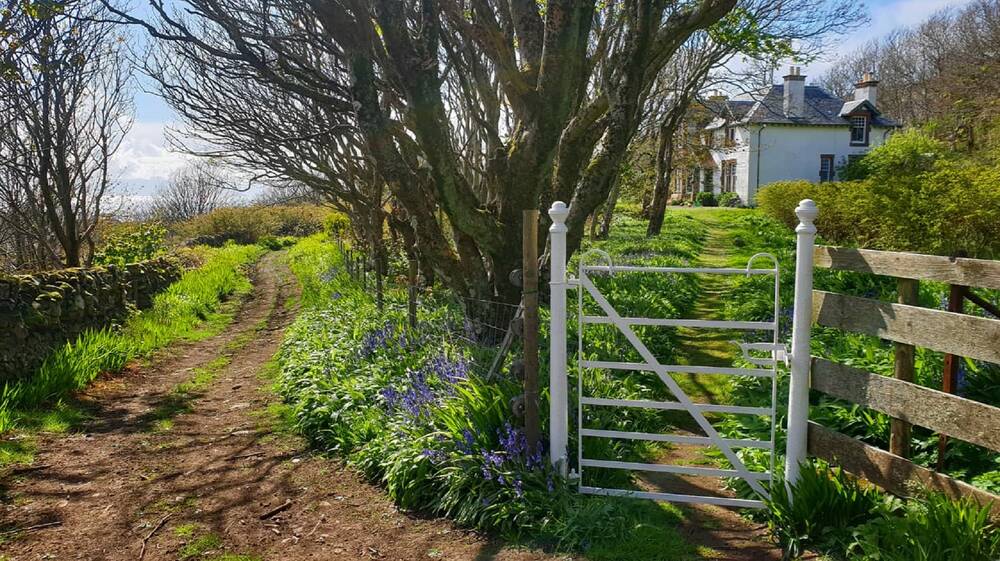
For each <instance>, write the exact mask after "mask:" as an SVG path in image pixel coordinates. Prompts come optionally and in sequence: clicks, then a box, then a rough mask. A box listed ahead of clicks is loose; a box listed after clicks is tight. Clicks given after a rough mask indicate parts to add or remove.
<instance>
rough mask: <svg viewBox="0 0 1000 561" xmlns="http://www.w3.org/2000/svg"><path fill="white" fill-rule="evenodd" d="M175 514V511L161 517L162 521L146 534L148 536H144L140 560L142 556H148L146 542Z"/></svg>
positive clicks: (140, 560)
mask: <svg viewBox="0 0 1000 561" xmlns="http://www.w3.org/2000/svg"><path fill="white" fill-rule="evenodd" d="M173 515H174V513H172V512H171V513H168V514H166V515H165V516H164V517H163V518H161V519H160V522H159V523H158V524H157V525H156V526H155V527H154V528H153V529H152V530H150V532H149V533H148V534H146V537H144V538H142V549H140V550H139V561H142V558H143V557H145V556H146V544H148V543H149V540H150V538H152V537H153V534H155V533H156V532H158V531H160V528H162V527H163V525H164V524H166V523H167V519H168V518H170V517H171V516H173Z"/></svg>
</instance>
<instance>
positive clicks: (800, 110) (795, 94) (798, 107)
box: [784, 66, 806, 117]
mask: <svg viewBox="0 0 1000 561" xmlns="http://www.w3.org/2000/svg"><path fill="white" fill-rule="evenodd" d="M784 78H785V103H784V110H785V116H786V117H802V116H803V115H804V114H805V110H806V77H805V76H803V75H802V68H801V67H799V66H790V67H789V68H788V74H786V75H785V77H784Z"/></svg>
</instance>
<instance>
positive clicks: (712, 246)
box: [641, 209, 782, 561]
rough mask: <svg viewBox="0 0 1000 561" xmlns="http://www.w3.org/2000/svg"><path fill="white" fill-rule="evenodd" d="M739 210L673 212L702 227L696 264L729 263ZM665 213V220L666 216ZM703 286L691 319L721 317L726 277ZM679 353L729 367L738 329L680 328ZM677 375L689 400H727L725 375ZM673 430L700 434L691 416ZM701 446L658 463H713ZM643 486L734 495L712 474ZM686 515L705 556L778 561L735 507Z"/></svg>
mask: <svg viewBox="0 0 1000 561" xmlns="http://www.w3.org/2000/svg"><path fill="white" fill-rule="evenodd" d="M732 212H743V211H740V210H731V209H690V210H688V209H684V210H671V214H672V213H677V214H678V215H680V214H690V215H692V216H693V217H694V218H695V219H696V220H698V221H699V222H701V223H702V224H704V225H705V226H706V235H705V240H704V244H703V246H702V249H701V251H700V252H699V255H698V258H697V261H696V263H694V265H696V266H700V267H727V266H731V260H732V257H731V246H730V244H731V239H730V236H729V234H728V232H727V230H726V227H725V225H726V220H725V218H726V217H727V215H726V214H723V213H732ZM669 216H670V215H668V219H669ZM698 276H699V279H698V280H699V286H700V290H701V294H700V297H699V298H698V301H697V304H696V305H695V307H694V309H693V310H692V312H691V314H690V318H691V319H712V320H720V319H725V318H724V306H725V298H726V293H727V290H728V280H727V279H728V278H729V277H727V276H724V275H709V274H702V275H698ZM678 336H679V343H680V352H679V355H680V356H679V357H678V361H679V362H681V363H682V364H688V365H698V366H731V365H732V361H733V359H734V358H736V357H737V356H738V352H739V350H738V348H737V347H736V346H735V345H734V344H733V343H732V342H731V341H733V340H738V339H739V333H736V332H733V331H728V330H718V329H692V328H679V329H678ZM676 379H677V381H678V383H679V384H680V385H681V387H682V388H683V389H684V391H685V392H687V393H688V395H689V396H690V397H691V398H692V400H694V401H696V402H700V403H727V402H728V396H727V392H726V388H727V379H726V377H725V376H721V375H702V374H687V375H676ZM683 421H684V422H682V425H681V428H680V429H679V430H677V431H675V432H676V433H677V434H683V435H691V436H704V433H703V432H702V431H701V430H700V429H699V428H698V427H697V426H696V425H695V424H694V422H693V420H690V419H684V420H683ZM705 450H706V449H705V447H702V446H693V445H675V446H673V447H671V448H670V449H669V450H667V451H666V452H665V453H664V454H663V456H661V457H660V458H659V460H658V461H659V463H662V464H673V465H704V466H712V465H714V461H713V460H712V459H710V458H708V457H707V456H706V455H705ZM641 484H642V485H643V486H644V487H646V488H648V489H650V490H656V491H660V492H668V493H681V494H692V495H711V496H732V493H731V492H730V491H728V490H727V489H725V488H724V487H723V486H722V481H721V480H720V479H718V478H714V477H695V476H677V475H672V474H662V473H650V474H646V475H644V476H643V478H642V481H641ZM682 510H683V511H684V513H685V515H686V518H685V521H684V523H683V525H682V527H681V528H680V531H681V534H682V535H683V536H684V537H685V539H687V540H688V541H689V542H690V543H692V544H693V545H695V546H697V547H698V549H699V551H701V554H702V556H703V557H704V558H706V559H721V560H727V561H777V560H780V559H781V558H782V553H781V550H780V548H778V547H775V546H774V544H773V543H771V542H770V540H769V538H768V536H767V532H766V528H764V527H763V526H762V525H759V524H753V523H751V522H750V521H748V520H747V519H746V518H743V517H742V516H740V515H739V514H738V513H737V512H736V511H734V510H731V509H727V508H723V507H717V506H712V505H683V506H682Z"/></svg>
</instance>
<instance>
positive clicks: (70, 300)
mask: <svg viewBox="0 0 1000 561" xmlns="http://www.w3.org/2000/svg"><path fill="white" fill-rule="evenodd" d="M181 273H182V267H181V265H180V262H179V261H177V260H176V259H173V258H160V259H153V260H150V261H144V262H141V263H132V264H128V265H125V266H115V265H109V266H107V267H92V268H74V269H63V270H60V271H49V272H44V273H38V274H34V275H9V276H8V275H0V384H2V383H3V382H6V381H9V380H17V379H22V378H26V377H28V376H30V375H31V373H32V372H34V371H35V369H37V368H38V366H39V365H40V364H41V363H42V361H43V360H44V359H45V357H46V356H48V355H49V354H50V353H51V352H52V351H53V350H54V349H55V348H57V347H58V346H60V345H62V344H64V343H66V342H67V341H70V340H73V339H76V337H77V336H79V335H80V334H81V333H82V332H83V331H85V330H87V329H92V328H101V327H105V326H108V325H112V324H114V323H116V322H119V321H121V320H122V319H124V318H125V317H126V316H127V315H128V313H129V311H130V310H133V309H136V308H138V309H142V308H147V307H149V306H150V305H151V304H152V301H153V297H154V296H155V295H156V294H157V293H159V292H160V291H162V290H163V289H165V288H166V287H168V286H169V285H170V284H171V283H173V282H175V281H176V280H177V279H179V278H180V276H181Z"/></svg>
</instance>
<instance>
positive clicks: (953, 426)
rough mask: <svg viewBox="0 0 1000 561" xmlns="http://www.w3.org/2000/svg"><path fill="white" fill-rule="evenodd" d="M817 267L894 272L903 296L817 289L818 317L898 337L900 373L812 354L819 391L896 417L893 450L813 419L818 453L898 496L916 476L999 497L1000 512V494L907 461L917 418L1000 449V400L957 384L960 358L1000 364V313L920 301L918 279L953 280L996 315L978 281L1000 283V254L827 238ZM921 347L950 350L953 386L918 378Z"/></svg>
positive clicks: (956, 490)
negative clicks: (887, 298) (909, 249)
mask: <svg viewBox="0 0 1000 561" xmlns="http://www.w3.org/2000/svg"><path fill="white" fill-rule="evenodd" d="M814 265H815V266H816V267H821V268H828V269H835V270H841V271H856V272H863V273H872V274H876V275H884V276H891V277H895V278H896V279H897V282H898V285H899V291H898V292H899V300H898V303H886V302H880V301H876V300H871V299H867V298H857V297H854V296H846V295H843V294H836V293H832V292H824V291H818V290H816V291H813V298H812V301H813V321H815V322H816V323H818V324H819V325H822V326H826V327H833V328H837V329H842V330H845V331H851V332H854V333H863V334H865V335H871V336H874V337H878V338H880V339H885V340H888V341H892V342H893V344H894V347H895V364H894V376H893V377H888V376H880V375H878V374H872V373H868V372H865V371H863V370H859V369H857V368H853V367H850V366H846V365H843V364H838V363H835V362H831V361H829V360H826V359H822V358H819V357H813V358H812V369H811V373H812V374H811V384H810V386H811V388H812V389H814V390H817V391H819V392H822V393H824V394H827V395H830V396H833V397H835V398H839V399H843V400H846V401H849V402H851V403H855V404H858V405H861V406H863V407H866V408H869V409H874V410H876V411H879V412H882V413H885V414H886V415H889V416H890V417H892V434H891V440H890V451H885V450H881V449H879V448H876V447H873V446H869V445H868V444H865V443H863V442H861V441H859V440H856V439H854V438H851V437H849V436H846V435H843V434H840V433H838V432H835V431H833V430H831V429H829V428H826V427H824V426H822V425H819V424H817V423H814V422H811V421H810V422H809V425H808V446H807V447H808V452H809V454H811V455H813V456H816V457H819V458H822V459H824V460H828V461H830V462H832V463H835V464H837V465H840V466H842V467H843V468H844V469H845V470H846V471H848V472H850V473H853V474H855V475H858V476H861V477H864V478H866V479H868V480H869V481H871V482H873V483H875V484H876V485H878V486H880V487H883V488H885V489H887V490H889V491H891V492H893V493H896V494H901V495H907V494H910V492H911V491H912V490H913V488H914V484H916V485H918V486H920V487H926V488H930V489H934V490H937V491H940V492H943V493H945V494H947V495H949V496H951V497H960V496H969V497H973V498H975V499H977V500H978V501H979V502H980V503H982V504H987V503H989V502H992V508H993V513H994V515H1000V496H997V495H993V494H991V493H988V492H986V491H983V490H981V489H978V488H975V487H973V486H971V485H969V484H967V483H963V482H961V481H958V480H955V479H953V478H951V477H948V476H947V475H944V474H943V473H939V472H938V471H935V470H932V469H928V468H925V467H921V466H918V465H916V464H914V463H913V462H911V461H910V460H908V459H907V456H908V455H909V440H910V426H911V425H918V426H921V427H925V428H928V429H930V430H932V431H934V432H937V433H939V434H940V435H942V436H943V437H952V438H955V439H958V440H962V441H965V442H969V443H972V444H975V445H977V446H982V447H985V448H988V449H991V450H993V451H997V452H1000V408H997V407H992V406H989V405H986V404H983V403H979V402H976V401H971V400H968V399H964V398H962V397H959V396H956V395H953V394H952V393H951V392H954V391H955V390H956V387H957V383H956V380H957V372H958V361H959V360H960V359H959V358H958V357H968V358H972V359H977V360H983V361H988V362H994V363H1000V320H998V319H990V318H986V317H977V316H971V315H965V314H962V313H959V312H960V311H962V309H963V308H962V307H961V306H960V305H959V306H955V302H949V304H950V306H949V308H950V309H951V310H952V311H944V310H936V309H929V308H921V307H918V306H917V305H916V304H917V288H918V283H919V282H920V281H937V282H943V283H947V284H949V285H951V286H952V289H951V292H950V293H951V298H950V300H952V301H954V300H955V298H956V296H957V297H958V299H959V300H958V302H959V303H960V302H961V301H962V299H967V300H969V301H971V302H972V303H974V304H976V305H979V306H980V307H982V308H984V309H987V310H988V311H990V312H991V314H993V315H997V312H998V310H997V309H996V308H995V307H994V306H993V305H992V304H990V303H989V302H988V301H986V300H985V299H983V298H982V297H981V296H979V295H977V294H976V293H975V292H974V291H973V290H972V289H974V288H985V289H1000V261H986V260H980V259H964V258H948V257H939V256H932V255H919V254H913V253H899V252H886V251H872V250H863V249H844V248H835V247H823V246H819V247H817V248H816V253H815V259H814ZM915 347H923V348H927V349H931V350H934V351H939V352H943V353H946V360H945V372H944V387H943V390H945V391H938V390H934V389H930V388H926V387H923V386H919V385H916V384H914V383H913V371H914V348H915ZM944 440H945V439H944V438H942V446H941V448H940V449H939V463H938V469H941V466H942V465H943V452H944V450H945V448H944V447H945V446H946V444H944Z"/></svg>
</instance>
